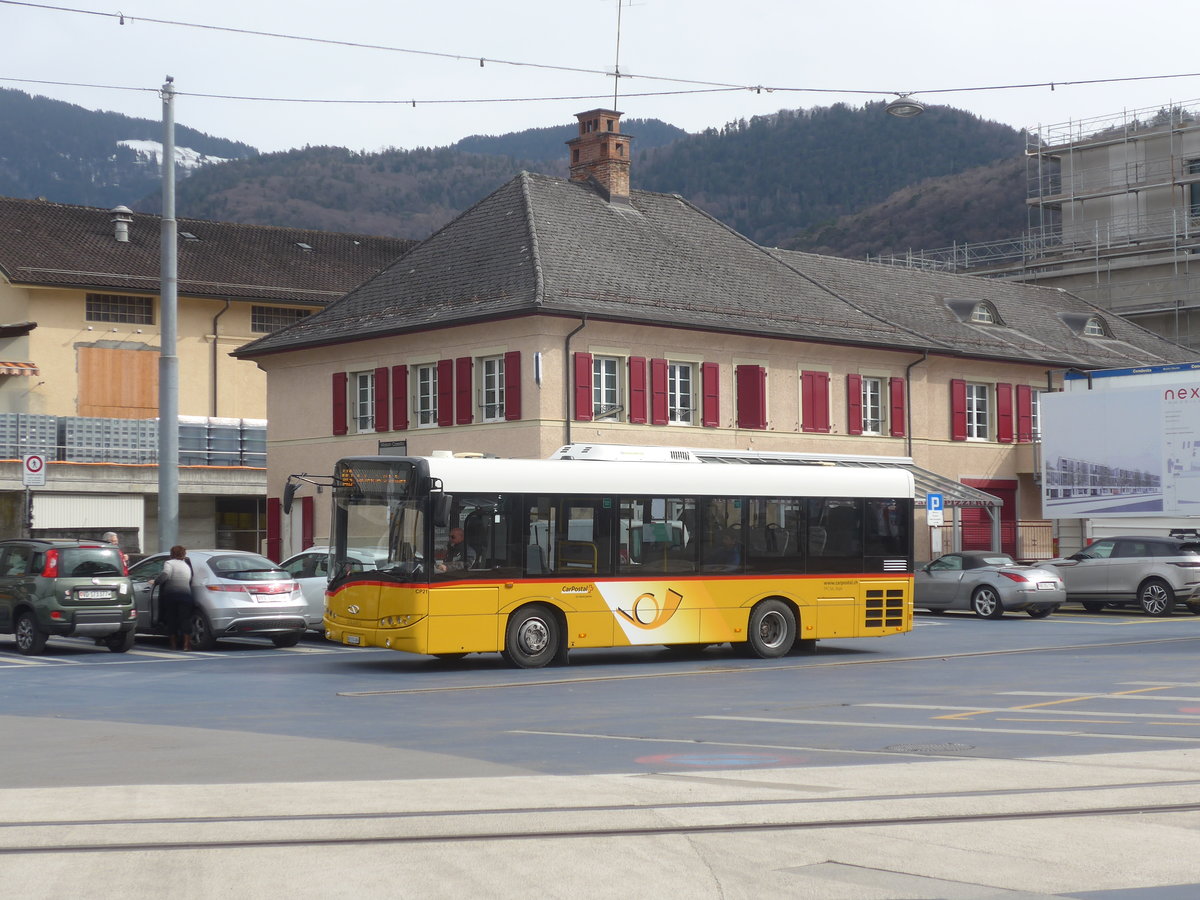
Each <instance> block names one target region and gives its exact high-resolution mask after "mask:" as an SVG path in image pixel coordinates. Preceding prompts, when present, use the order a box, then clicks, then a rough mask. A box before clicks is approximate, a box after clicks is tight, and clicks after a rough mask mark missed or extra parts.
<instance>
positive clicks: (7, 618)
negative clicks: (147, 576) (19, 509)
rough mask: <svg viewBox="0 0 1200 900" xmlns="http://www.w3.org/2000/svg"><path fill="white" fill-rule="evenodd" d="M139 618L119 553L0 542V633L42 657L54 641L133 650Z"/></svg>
mask: <svg viewBox="0 0 1200 900" xmlns="http://www.w3.org/2000/svg"><path fill="white" fill-rule="evenodd" d="M136 617H137V612H136V610H135V608H134V603H133V591H132V589H131V588H130V582H129V578H128V576H127V574H126V571H125V560H124V557H122V556H121V551H120V550H119V549H118V548H117V547H115V546H114V545H112V544H105V543H100V542H98V541H71V540H50V539H46V540H12V541H0V632H4V633H6V634H12V635H14V636H15V637H16V641H17V650H19V651H20V652H21V653H24V654H26V655H34V654H37V653H41V652H42V651H43V650H44V649H45V647H46V640H47V638H49V637H50V636H51V635H64V636H66V635H71V636H80V637H90V638H95V639H96V640H97V641H100V642H101V643H103V644H104V645H105V646H106V647H108V649H109V650H111V651H113V652H114V653H124V652H125V651H126V650H128V649H129V648H130V647H132V646H133V633H134V626H135V624H136Z"/></svg>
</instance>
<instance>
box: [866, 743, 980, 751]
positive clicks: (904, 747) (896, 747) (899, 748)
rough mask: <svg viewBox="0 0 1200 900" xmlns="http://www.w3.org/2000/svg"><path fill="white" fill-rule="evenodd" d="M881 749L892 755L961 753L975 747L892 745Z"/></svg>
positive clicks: (970, 745)
mask: <svg viewBox="0 0 1200 900" xmlns="http://www.w3.org/2000/svg"><path fill="white" fill-rule="evenodd" d="M883 749H884V750H888V751H891V752H892V753H961V752H962V751H963V750H974V749H975V747H974V746H973V745H972V744H892V745H891V746H890V747H884V748H883Z"/></svg>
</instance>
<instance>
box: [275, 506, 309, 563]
mask: <svg viewBox="0 0 1200 900" xmlns="http://www.w3.org/2000/svg"><path fill="white" fill-rule="evenodd" d="M314 518H315V516H314V515H313V498H312V497H301V498H300V549H301V550H307V549H308V548H309V547H311V546H312V545H313V519H314ZM276 562H278V560H276Z"/></svg>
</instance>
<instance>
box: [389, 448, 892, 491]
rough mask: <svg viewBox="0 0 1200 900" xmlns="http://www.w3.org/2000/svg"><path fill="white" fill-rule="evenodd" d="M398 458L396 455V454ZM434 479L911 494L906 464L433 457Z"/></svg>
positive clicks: (558, 486)
mask: <svg viewBox="0 0 1200 900" xmlns="http://www.w3.org/2000/svg"><path fill="white" fill-rule="evenodd" d="M391 459H392V460H393V461H395V457H391ZM426 462H427V464H428V466H429V474H430V475H432V476H433V477H434V478H439V479H441V481H442V487H443V490H445V491H446V492H448V493H456V492H463V491H480V492H516V491H520V492H524V493H538V492H546V493H555V494H558V493H564V494H593V495H595V494H600V495H603V494H637V495H641V496H710V497H738V496H747V497H912V496H913V476H912V473H911V472H910V471H908V470H907V469H905V468H903V467H901V466H894V467H884V466H880V467H877V468H869V469H868V468H850V467H845V466H834V465H811V466H797V465H769V464H764V465H754V466H719V467H718V466H698V465H671V464H664V463H661V462H602V461H590V460H589V461H586V462H585V461H578V460H542V459H461V458H454V457H430V458H428V459H426Z"/></svg>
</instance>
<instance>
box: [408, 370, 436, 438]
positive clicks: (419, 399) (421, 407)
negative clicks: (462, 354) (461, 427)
mask: <svg viewBox="0 0 1200 900" xmlns="http://www.w3.org/2000/svg"><path fill="white" fill-rule="evenodd" d="M413 410H414V411H415V413H416V420H417V427H418V428H436V427H437V423H438V367H437V363H422V364H420V365H415V366H413Z"/></svg>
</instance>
